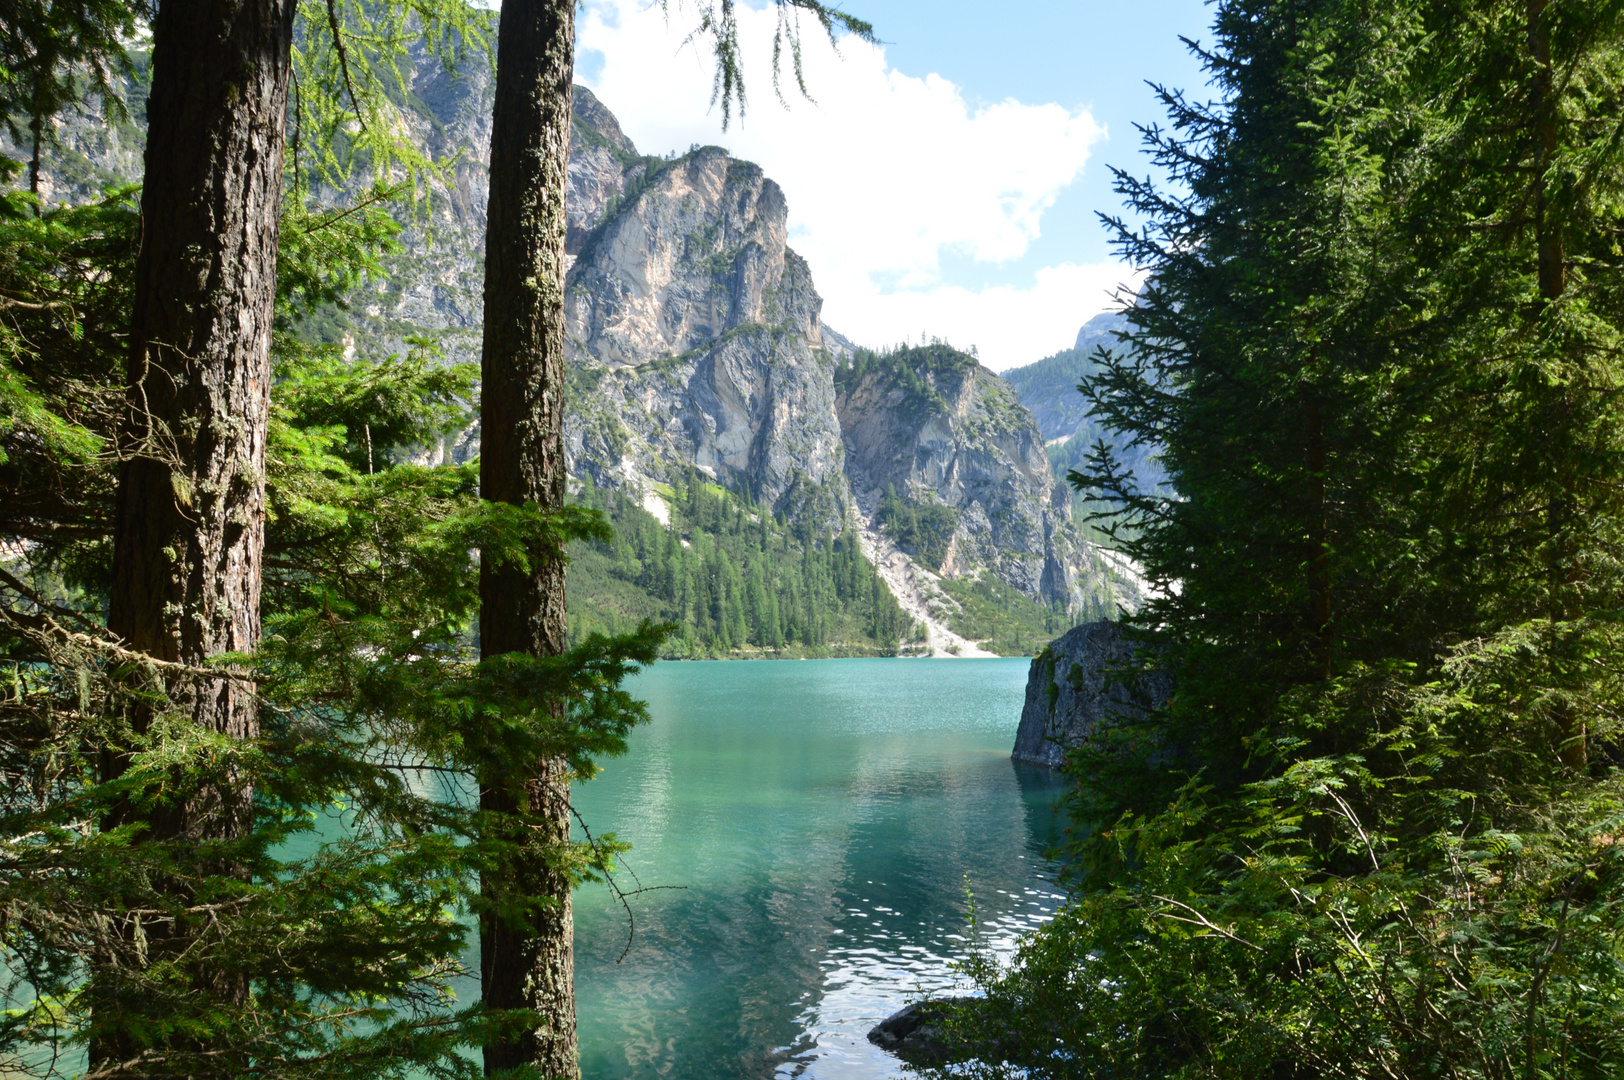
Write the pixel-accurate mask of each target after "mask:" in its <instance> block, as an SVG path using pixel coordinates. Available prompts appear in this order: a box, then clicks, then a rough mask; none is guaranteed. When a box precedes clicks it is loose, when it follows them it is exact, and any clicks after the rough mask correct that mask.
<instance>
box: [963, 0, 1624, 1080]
mask: <svg viewBox="0 0 1624 1080" xmlns="http://www.w3.org/2000/svg"><path fill="white" fill-rule="evenodd" d="M1216 41H1217V45H1216V47H1215V49H1214V51H1213V52H1212V53H1211V54H1210V56H1209V57H1208V61H1209V66H1210V70H1211V71H1212V72H1213V74H1214V76H1215V78H1216V79H1217V81H1218V84H1219V86H1220V87H1221V88H1222V90H1223V100H1222V101H1221V102H1219V103H1218V104H1217V105H1214V106H1210V107H1208V106H1198V105H1196V104H1193V103H1191V102H1188V101H1186V100H1185V99H1184V98H1183V97H1181V96H1179V95H1177V94H1172V93H1168V94H1165V95H1164V102H1165V103H1166V105H1167V107H1168V109H1169V112H1170V114H1171V116H1172V120H1173V126H1172V128H1171V129H1170V130H1166V131H1163V130H1161V129H1152V130H1151V131H1150V132H1149V135H1148V138H1149V141H1150V147H1151V150H1152V152H1153V154H1155V155H1156V157H1157V158H1158V160H1159V161H1160V163H1161V164H1162V165H1164V166H1165V167H1167V168H1168V169H1169V170H1170V172H1171V174H1172V176H1173V179H1174V181H1175V182H1176V184H1177V185H1178V186H1179V187H1180V188H1182V189H1183V193H1181V194H1169V193H1166V192H1163V191H1161V190H1159V189H1157V188H1155V187H1154V186H1153V185H1150V184H1149V183H1146V182H1143V181H1138V180H1135V179H1133V178H1132V177H1130V176H1128V175H1127V174H1119V188H1120V190H1121V191H1122V192H1123V193H1124V194H1125V196H1126V197H1127V200H1128V203H1129V205H1130V207H1131V208H1132V209H1133V211H1134V212H1135V215H1136V217H1137V218H1139V219H1140V220H1143V221H1144V222H1146V224H1144V225H1143V226H1141V227H1137V228H1135V227H1129V226H1127V225H1125V224H1121V223H1118V226H1117V227H1118V230H1119V237H1120V242H1121V245H1122V247H1123V249H1124V251H1125V253H1126V254H1128V255H1129V256H1130V257H1131V258H1133V259H1134V260H1135V261H1136V262H1137V263H1139V264H1140V265H1141V266H1144V267H1146V268H1147V269H1148V270H1149V272H1150V277H1149V284H1148V285H1147V287H1146V288H1145V290H1144V291H1143V292H1142V294H1141V296H1140V298H1139V300H1138V304H1137V306H1136V307H1135V308H1134V309H1132V310H1130V311H1129V312H1128V318H1129V321H1130V323H1131V324H1132V330H1131V332H1130V334H1129V337H1130V340H1131V344H1132V346H1133V348H1132V349H1131V350H1123V351H1120V352H1117V353H1112V354H1097V359H1098V362H1099V365H1100V370H1099V372H1098V373H1097V374H1096V375H1094V376H1092V377H1091V378H1089V379H1088V380H1087V382H1086V384H1085V389H1086V393H1087V396H1088V398H1089V400H1090V403H1091V404H1092V406H1093V407H1094V409H1095V414H1096V416H1097V417H1098V418H1099V419H1100V420H1101V421H1102V422H1103V423H1105V424H1106V425H1107V426H1109V427H1110V428H1112V429H1115V430H1117V431H1122V432H1126V433H1129V434H1130V435H1131V436H1133V437H1135V438H1137V439H1139V440H1141V441H1142V442H1143V443H1146V444H1155V445H1157V446H1160V447H1161V448H1162V451H1161V453H1162V457H1161V461H1162V463H1163V465H1164V466H1165V467H1166V470H1167V474H1168V479H1169V482H1170V486H1171V489H1170V490H1165V491H1146V490H1143V489H1142V488H1141V487H1140V486H1139V485H1138V484H1137V483H1136V481H1135V478H1134V477H1133V476H1132V474H1131V472H1130V471H1129V470H1128V469H1127V468H1126V467H1125V465H1124V463H1123V461H1122V460H1120V458H1119V457H1118V456H1116V455H1113V454H1111V453H1110V452H1109V451H1108V450H1105V449H1100V450H1099V451H1098V452H1096V453H1095V454H1094V455H1092V457H1091V459H1090V460H1089V462H1088V463H1087V467H1086V468H1085V469H1079V470H1078V473H1079V475H1078V476H1077V481H1078V483H1079V484H1080V485H1081V486H1083V487H1084V488H1085V489H1086V491H1087V492H1088V493H1089V494H1090V495H1091V496H1092V497H1095V498H1098V499H1101V500H1106V501H1109V502H1111V503H1112V504H1113V505H1114V506H1115V508H1116V509H1117V510H1119V511H1120V512H1121V516H1119V517H1117V518H1115V519H1114V520H1111V521H1108V522H1107V525H1108V526H1110V527H1113V528H1114V529H1115V530H1116V532H1117V534H1118V537H1119V539H1120V541H1121V542H1122V546H1123V547H1124V549H1125V550H1126V551H1128V552H1129V553H1130V554H1131V555H1132V556H1133V557H1134V558H1135V559H1136V560H1137V561H1138V562H1139V563H1140V565H1141V566H1142V567H1143V568H1144V570H1145V573H1146V575H1147V577H1148V578H1149V579H1150V581H1151V582H1152V584H1153V585H1159V586H1161V588H1160V589H1158V590H1156V591H1154V592H1153V593H1152V598H1151V600H1150V602H1149V603H1148V604H1147V605H1146V607H1145V608H1144V609H1143V610H1142V611H1141V612H1140V613H1139V615H1138V616H1136V617H1135V618H1134V619H1132V620H1131V622H1130V627H1131V632H1132V633H1134V634H1135V635H1137V636H1138V637H1139V638H1141V639H1142V640H1143V641H1144V642H1145V643H1146V644H1147V646H1149V647H1148V648H1145V649H1143V650H1141V652H1140V657H1141V660H1140V661H1139V663H1140V665H1141V667H1142V668H1145V669H1149V668H1160V669H1165V670H1167V671H1169V672H1170V673H1171V674H1172V675H1173V676H1174V679H1175V680H1176V686H1177V693H1176V694H1175V695H1174V697H1173V698H1172V700H1171V701H1170V702H1169V704H1168V705H1167V706H1166V707H1164V708H1162V709H1160V710H1157V711H1156V712H1154V713H1152V714H1150V715H1149V716H1146V717H1132V718H1130V717H1114V718H1109V719H1108V721H1107V722H1106V723H1104V724H1102V725H1101V726H1100V728H1099V729H1098V730H1097V731H1096V732H1095V733H1094V735H1093V736H1091V737H1090V739H1089V740H1088V741H1086V742H1085V743H1084V744H1083V745H1082V746H1081V747H1079V748H1078V750H1077V751H1076V753H1075V754H1074V755H1073V757H1072V759H1071V761H1070V762H1069V765H1068V768H1069V770H1070V775H1071V777H1072V780H1073V783H1074V787H1073V788H1072V793H1071V795H1070V809H1071V812H1072V815H1073V819H1074V821H1076V822H1077V826H1078V827H1077V828H1076V831H1075V832H1074V834H1073V836H1072V839H1071V842H1070V848H1069V852H1068V854H1069V856H1070V860H1071V861H1070V863H1069V866H1070V871H1071V874H1072V884H1073V887H1074V890H1075V891H1074V896H1073V899H1072V902H1071V903H1070V905H1069V906H1068V908H1067V909H1066V910H1065V911H1064V912H1063V913H1062V914H1061V916H1060V917H1059V918H1058V919H1057V920H1056V921H1055V923H1054V924H1053V925H1052V926H1050V927H1048V928H1046V929H1045V930H1043V931H1041V932H1039V933H1038V934H1036V935H1034V936H1033V937H1032V938H1031V939H1030V940H1029V941H1028V942H1027V944H1026V946H1025V948H1024V949H1023V951H1022V952H1021V953H1020V954H1019V955H1018V956H1017V957H1016V959H1015V961H1014V964H1013V966H1012V967H1011V968H1009V969H1007V970H1004V969H999V968H998V967H997V966H996V965H994V964H993V963H992V962H991V960H990V959H989V958H987V957H985V956H983V957H981V958H979V959H978V960H977V961H976V962H975V964H974V965H973V968H974V970H973V972H972V974H974V975H975V976H976V977H977V978H979V979H980V980H981V981H982V982H983V983H984V984H985V985H986V988H987V991H988V999H989V1002H990V1004H989V1005H988V1006H987V1007H986V1008H985V1009H981V1010H974V1011H966V1012H965V1013H964V1014H963V1015H961V1016H960V1017H958V1019H957V1021H956V1024H957V1030H958V1032H959V1035H960V1037H961V1039H962V1043H961V1047H960V1049H961V1051H962V1052H963V1053H964V1054H966V1055H972V1056H974V1055H979V1058H980V1062H979V1064H972V1065H967V1066H965V1068H967V1069H968V1070H969V1071H971V1072H979V1073H986V1074H1002V1073H1001V1069H1003V1067H1002V1066H999V1065H998V1064H997V1063H998V1062H1000V1061H1008V1062H1010V1063H1013V1064H1014V1065H1020V1066H1023V1067H1025V1068H1026V1069H1027V1075H1035V1076H1110V1077H1113V1078H1116V1077H1125V1076H1138V1077H1146V1078H1149V1077H1255V1076H1293V1077H1295V1076H1329V1075H1335V1076H1353V1077H1377V1076H1386V1077H1393V1076H1402V1077H1409V1076H1450V1077H1507V1078H1509V1077H1539V1076H1552V1077H1556V1076H1561V1077H1592V1076H1593V1077H1602V1076H1611V1075H1616V1074H1617V1073H1618V1072H1619V1069H1620V1067H1621V1066H1624V1041H1621V1038H1620V1034H1619V1030H1618V1025H1617V1023H1616V1018H1617V1016H1618V1013H1619V1009H1620V1002H1621V999H1624V971H1621V970H1620V967H1619V957H1620V955H1624V951H1621V947H1624V922H1621V919H1620V916H1621V914H1624V906H1621V902H1624V874H1621V871H1624V865H1621V864H1620V861H1619V855H1618V836H1619V826H1620V823H1621V821H1624V818H1621V816H1620V811H1621V809H1624V789H1621V787H1620V782H1619V776H1618V773H1617V766H1618V765H1619V763H1620V759H1619V751H1618V747H1619V745H1620V737H1621V734H1624V733H1621V729H1620V726H1619V717H1620V715H1621V709H1620V706H1621V705H1624V700H1621V697H1620V691H1621V686H1620V683H1619V680H1618V677H1617V667H1618V664H1617V660H1618V657H1619V656H1620V654H1621V653H1620V650H1621V647H1624V641H1621V640H1620V636H1619V629H1618V612H1619V611H1620V610H1624V574H1621V572H1620V570H1621V567H1624V562H1621V560H1620V559H1619V552H1620V547H1619V542H1620V540H1621V538H1624V414H1621V403H1624V398H1621V397H1620V394H1619V387H1620V386H1621V384H1624V371H1621V368H1620V356H1621V350H1620V343H1621V341H1624V303H1621V301H1624V290H1621V289H1620V279H1619V276H1618V271H1617V268H1616V267H1617V264H1616V255H1615V254H1614V253H1615V252H1616V244H1617V222H1618V221H1619V220H1620V218H1621V216H1624V160H1621V154H1624V147H1621V146H1620V144H1619V142H1618V140H1617V139H1616V137H1615V134H1614V133H1616V132H1617V131H1618V130H1619V124H1620V122H1621V115H1620V112H1619V102H1620V101H1624V8H1620V6H1619V5H1616V4H1574V5H1565V4H1550V5H1545V4H1534V5H1528V4H1522V3H1509V2H1507V3H1500V2H1495V3H1488V4H1480V5H1476V6H1475V7H1473V8H1472V9H1471V11H1470V12H1467V11H1465V10H1464V9H1461V8H1458V7H1456V6H1453V5H1447V4H1442V3H1439V4H1434V3H1431V2H1430V0H1405V2H1402V3H1399V4H1391V5H1387V6H1386V7H1384V8H1380V9H1372V8H1370V7H1368V6H1367V5H1362V4H1356V3H1351V2H1346V0H1315V2H1314V3H1309V4H1283V3H1275V2H1272V0H1229V2H1226V3H1223V4H1221V5H1220V6H1219V8H1218V12H1217V21H1216ZM1125 674H1126V675H1127V677H1131V676H1132V673H1131V672H1130V673H1125ZM1005 1071H1006V1072H1007V1070H1005Z"/></svg>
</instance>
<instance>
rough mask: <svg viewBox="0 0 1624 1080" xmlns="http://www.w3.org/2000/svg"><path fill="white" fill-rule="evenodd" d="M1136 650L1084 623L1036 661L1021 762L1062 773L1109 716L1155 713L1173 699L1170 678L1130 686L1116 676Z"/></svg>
mask: <svg viewBox="0 0 1624 1080" xmlns="http://www.w3.org/2000/svg"><path fill="white" fill-rule="evenodd" d="M1132 656H1133V652H1132V646H1131V645H1130V644H1129V643H1128V642H1127V641H1126V640H1125V639H1124V638H1123V636H1122V630H1121V628H1120V627H1119V626H1118V625H1117V624H1116V623H1113V622H1094V623H1086V624H1084V625H1083V626H1078V627H1074V628H1073V629H1071V630H1069V631H1067V632H1066V633H1064V634H1062V635H1061V636H1060V637H1058V638H1056V639H1055V640H1054V641H1052V642H1050V643H1049V646H1048V647H1047V648H1046V649H1044V650H1043V651H1042V652H1041V653H1039V654H1038V655H1037V656H1035V657H1033V658H1032V668H1031V672H1030V674H1028V676H1027V680H1026V705H1025V707H1024V708H1023V709H1022V711H1021V725H1020V728H1019V729H1018V730H1017V731H1016V733H1015V752H1014V753H1013V754H1011V755H1010V756H1011V757H1013V758H1015V760H1017V761H1026V762H1030V763H1032V764H1034V765H1046V766H1048V767H1049V768H1058V767H1059V766H1060V765H1062V764H1064V762H1065V760H1066V751H1067V750H1068V749H1069V748H1071V747H1073V746H1076V745H1077V744H1078V743H1079V742H1081V741H1082V740H1083V739H1085V738H1087V737H1088V736H1089V735H1090V734H1092V733H1093V732H1094V731H1095V730H1096V729H1097V728H1098V727H1099V725H1100V723H1101V721H1103V720H1104V719H1105V718H1106V717H1107V716H1109V715H1112V714H1118V715H1120V714H1122V713H1134V712H1144V711H1146V710H1148V709H1153V708H1157V707H1159V706H1161V705H1163V704H1165V703H1166V702H1167V699H1168V698H1169V697H1171V696H1172V692H1173V684H1172V680H1171V679H1169V678H1168V677H1166V676H1156V677H1154V678H1150V679H1143V680H1140V681H1139V682H1137V683H1133V684H1128V683H1124V682H1121V681H1118V680H1117V679H1116V678H1115V677H1114V675H1115V673H1116V672H1117V671H1118V670H1120V669H1121V668H1122V667H1123V666H1124V665H1126V664H1127V663H1128V661H1129V660H1131V659H1132Z"/></svg>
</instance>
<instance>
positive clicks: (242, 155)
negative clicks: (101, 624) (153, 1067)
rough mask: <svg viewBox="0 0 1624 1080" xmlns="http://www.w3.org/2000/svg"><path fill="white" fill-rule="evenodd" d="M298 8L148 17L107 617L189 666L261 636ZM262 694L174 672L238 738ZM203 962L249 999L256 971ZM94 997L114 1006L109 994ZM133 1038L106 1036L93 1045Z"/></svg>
mask: <svg viewBox="0 0 1624 1080" xmlns="http://www.w3.org/2000/svg"><path fill="white" fill-rule="evenodd" d="M293 12H294V2H293V0H242V2H238V3H219V2H215V0H164V2H163V3H162V4H161V5H159V6H158V14H157V18H156V21H155V22H154V25H153V61H152V63H153V80H152V95H151V98H150V100H149V102H148V106H147V113H148V117H149V127H148V136H147V150H146V176H145V184H144V187H143V190H142V196H141V220H142V227H141V246H140V251H139V254H138V256H137V261H136V271H135V274H136V277H135V300H134V311H133V322H132V327H131V355H130V384H131V389H130V395H129V416H128V424H127V428H126V431H125V436H126V438H125V443H124V446H123V448H122V449H123V451H124V454H125V463H124V465H123V467H122V472H121V475H120V480H119V491H118V504H117V511H116V518H115V525H114V553H113V581H112V593H111V602H110V609H109V614H108V622H109V625H110V627H111V628H112V629H113V630H114V631H115V632H117V633H118V634H120V635H121V636H122V637H123V638H124V639H125V641H126V642H127V643H128V644H129V645H131V646H132V647H133V648H136V649H139V650H141V651H142V652H145V653H147V654H149V655H151V656H154V657H157V658H159V659H162V660H169V661H178V662H180V663H183V664H187V665H190V666H194V667H195V666H201V665H203V664H205V663H206V662H208V661H209V659H210V658H212V657H215V656H218V655H220V654H221V653H227V652H238V651H248V650H252V649H253V648H255V647H256V646H257V644H258V642H259V635H260V620H259V598H260V561H261V552H262V549H263V546H264V522H265V441H266V423H267V413H268V409H269V389H270V381H271V373H270V344H271V319H272V315H273V308H274V304H275V299H276V251H277V215H278V210H279V207H280V201H281V189H282V155H283V144H284V130H285V120H286V106H287V90H288V78H289V71H290V49H291V46H292V41H293ZM251 690H252V688H251V687H250V686H248V685H247V684H245V683H243V682H240V681H237V680H233V679H230V678H221V679H215V680H208V679H204V680H196V679H177V680H176V681H175V682H174V684H173V685H172V686H171V688H170V691H171V697H172V700H173V701H175V702H176V703H177V704H178V705H179V706H180V707H182V708H184V709H189V710H190V712H191V713H192V716H193V717H194V719H196V720H197V721H198V722H199V723H201V724H203V725H205V726H207V727H209V728H212V729H213V730H215V731H219V732H224V733H227V734H229V735H232V736H234V737H237V738H242V739H247V738H252V737H254V736H255V735H256V734H257V732H258V713H257V710H256V707H255V701H254V698H253V695H252V692H251ZM136 722H137V725H138V726H139V725H140V724H142V723H144V722H145V721H144V718H142V717H139V716H138V717H137V718H136ZM119 768H120V763H119V762H118V761H117V760H113V761H110V762H109V764H108V770H109V771H110V772H117V771H118V770H119ZM252 801H253V793H252V791H251V790H250V789H249V788H248V785H247V784H246V783H241V784H234V783H232V782H230V779H229V778H228V779H227V781H226V782H224V783H222V784H218V785H215V786H213V787H211V788H208V789H206V790H204V791H202V792H200V793H198V795H197V796H196V797H195V798H194V799H193V800H191V801H190V802H189V803H188V804H187V805H186V806H184V807H180V808H175V809H173V810H170V811H166V812H164V813H163V815H162V817H161V820H149V822H148V825H149V827H150V829H151V830H152V832H153V833H154V834H156V835H160V836H164V837H168V838H174V837H189V836H197V837H205V836H212V837H228V836H233V835H240V834H241V830H243V829H245V828H246V826H247V825H248V819H249V814H250V813H251V810H252ZM172 944H173V945H174V947H175V948H176V949H179V948H183V947H184V943H183V942H181V941H176V942H174V943H172ZM153 947H154V949H155V950H161V949H162V948H163V946H162V944H160V943H154V946H153ZM202 977H203V979H204V981H205V982H206V983H207V982H211V981H212V982H213V983H214V984H215V985H214V986H213V992H214V993H215V994H217V995H218V996H219V997H221V998H224V999H225V1000H227V1001H232V1000H246V996H247V992H248V987H247V983H246V981H244V980H242V979H240V978H237V977H233V976H217V975H212V974H204V975H203V976H202ZM100 1007H101V1008H104V1009H106V1010H107V1011H108V1012H109V1013H110V1014H111V1015H112V1016H113V1018H114V1020H115V1022H116V1020H117V1017H118V1014H119V1012H120V1011H121V1010H120V1008H119V1006H118V1004H117V1002H116V1001H113V1002H103V1003H102V1004H101V1006H100ZM121 1049H122V1048H121V1046H120V1045H119V1044H118V1040H117V1039H116V1038H112V1039H110V1040H108V1041H104V1042H102V1043H100V1044H99V1045H97V1046H95V1047H93V1049H92V1053H93V1056H97V1057H100V1058H101V1059H102V1060H106V1058H107V1057H108V1056H113V1055H119V1054H120V1051H121ZM221 1071H222V1073H229V1072H230V1071H231V1066H230V1065H229V1063H222V1065H221Z"/></svg>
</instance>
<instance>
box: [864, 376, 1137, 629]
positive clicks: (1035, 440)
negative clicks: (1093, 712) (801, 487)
mask: <svg viewBox="0 0 1624 1080" xmlns="http://www.w3.org/2000/svg"><path fill="white" fill-rule="evenodd" d="M839 385H840V396H839V400H838V408H839V411H840V425H841V433H842V436H843V437H844V440H845V444H846V454H847V461H848V465H847V473H848V475H849V476H850V478H851V483H852V487H853V490H854V493H855V494H856V497H857V500H858V503H859V506H860V507H861V508H862V509H863V510H864V511H866V512H867V513H868V514H870V515H872V514H873V513H874V512H875V510H876V509H877V507H878V504H879V502H880V500H881V498H882V497H883V496H884V495H885V494H886V493H887V492H889V491H895V492H896V493H897V494H898V495H899V496H901V497H903V498H906V499H909V500H911V501H913V502H915V503H921V502H923V503H937V504H941V505H944V506H946V507H950V508H951V509H952V510H953V511H954V518H955V524H954V527H953V533H952V536H951V539H950V541H949V542H948V544H947V546H946V549H945V553H944V554H943V556H942V558H941V561H940V563H939V564H937V565H927V566H926V567H925V569H926V570H929V571H930V572H932V573H935V574H940V575H943V576H946V577H954V578H956V577H964V576H970V575H974V574H977V573H980V572H982V571H983V570H987V571H990V572H992V573H994V574H996V575H998V576H999V577H1000V578H1002V579H1003V580H1004V581H1006V582H1008V583H1009V584H1010V585H1012V586H1014V587H1015V588H1016V589H1018V590H1020V591H1021V592H1022V593H1024V594H1025V595H1027V596H1029V597H1031V598H1033V599H1035V600H1043V601H1046V602H1049V603H1053V604H1058V605H1060V606H1062V607H1066V608H1068V609H1076V608H1078V607H1080V606H1081V605H1082V604H1083V603H1084V601H1085V596H1084V589H1083V585H1084V583H1085V582H1091V581H1092V582H1098V581H1100V580H1102V579H1110V578H1111V577H1112V568H1111V567H1110V566H1108V565H1106V564H1105V563H1104V562H1103V561H1101V558H1100V556H1099V555H1098V553H1097V552H1095V551H1094V550H1093V548H1092V547H1091V546H1090V545H1088V544H1087V543H1085V542H1084V541H1083V539H1082V537H1081V536H1079V535H1078V533H1077V530H1076V528H1075V527H1074V525H1073V523H1072V520H1071V508H1070V495H1069V493H1068V491H1067V490H1066V489H1065V487H1064V486H1063V485H1060V484H1058V483H1056V482H1055V480H1054V477H1053V476H1052V475H1051V473H1050V470H1049V461H1048V458H1047V456H1046V455H1045V453H1044V446H1043V438H1042V436H1041V435H1040V434H1039V431H1038V428H1037V424H1036V423H1035V422H1034V421H1033V419H1032V414H1031V413H1030V412H1029V411H1028V410H1027V409H1026V408H1025V407H1024V406H1022V405H1021V404H1020V402H1019V400H1017V398H1016V394H1015V391H1014V388H1013V387H1011V386H1010V385H1009V384H1008V383H1007V382H1005V381H1004V380H1003V379H1001V378H999V377H998V376H997V375H995V374H993V372H991V371H989V370H988V369H986V368H984V367H982V366H981V365H980V364H978V363H976V361H975V360H974V359H973V358H972V357H969V356H967V355H965V354H963V353H959V352H956V351H954V350H952V349H948V348H946V347H943V346H928V347H924V348H919V349H905V350H901V351H899V352H897V353H893V354H890V355H886V356H873V357H872V358H871V359H869V360H868V361H867V362H864V361H862V360H859V361H858V362H856V363H855V364H853V365H851V366H849V367H846V368H843V369H842V372H841V378H840V380H839ZM1119 585H1120V587H1121V592H1120V593H1119V596H1118V598H1119V599H1120V600H1122V601H1123V602H1130V603H1131V602H1133V601H1134V600H1136V599H1137V596H1136V595H1130V594H1129V587H1128V585H1127V583H1126V582H1122V583H1119Z"/></svg>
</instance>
